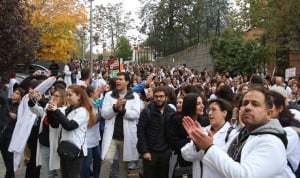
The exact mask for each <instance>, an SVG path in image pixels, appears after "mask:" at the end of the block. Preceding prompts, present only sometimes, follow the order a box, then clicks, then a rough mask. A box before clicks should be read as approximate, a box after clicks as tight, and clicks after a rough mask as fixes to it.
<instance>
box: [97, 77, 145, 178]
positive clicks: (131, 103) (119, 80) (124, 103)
mask: <svg viewBox="0 0 300 178" xmlns="http://www.w3.org/2000/svg"><path fill="white" fill-rule="evenodd" d="M129 82H130V77H129V75H128V73H126V72H119V73H118V74H117V77H116V88H115V89H113V90H112V91H109V92H107V93H106V94H105V98H104V101H103V106H102V110H101V116H102V117H103V118H104V119H105V128H104V134H103V139H102V155H101V158H102V160H103V161H102V163H101V171H100V178H109V176H110V172H111V166H112V162H113V159H114V156H115V154H116V152H118V161H119V177H120V178H127V174H128V171H127V168H128V161H134V160H138V151H137V149H136V143H137V127H136V123H137V120H138V118H139V115H140V101H139V96H138V94H137V93H134V92H132V90H131V89H130V88H129Z"/></svg>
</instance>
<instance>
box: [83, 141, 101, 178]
mask: <svg viewBox="0 0 300 178" xmlns="http://www.w3.org/2000/svg"><path fill="white" fill-rule="evenodd" d="M92 162H93V171H94V178H99V174H100V167H101V151H100V146H99V145H97V146H95V147H93V148H88V155H87V156H85V157H84V160H83V164H82V168H81V178H90V165H91V164H92Z"/></svg>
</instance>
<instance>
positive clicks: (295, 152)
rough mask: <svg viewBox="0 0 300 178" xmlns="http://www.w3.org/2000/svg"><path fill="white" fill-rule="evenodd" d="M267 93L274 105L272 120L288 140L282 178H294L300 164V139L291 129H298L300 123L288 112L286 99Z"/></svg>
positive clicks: (277, 94)
mask: <svg viewBox="0 0 300 178" xmlns="http://www.w3.org/2000/svg"><path fill="white" fill-rule="evenodd" d="M269 93H270V95H271V96H272V99H273V103H274V106H273V114H272V118H274V119H278V120H279V122H280V124H281V125H282V127H283V128H284V130H285V132H286V136H287V139H288V144H287V148H286V156H287V161H288V164H287V166H286V169H285V177H284V178H295V177H296V176H295V173H294V172H296V170H297V169H298V167H299V163H300V137H299V135H298V133H297V132H296V130H294V129H293V128H292V127H293V126H294V127H299V126H300V122H299V121H298V120H296V119H295V118H294V115H293V114H292V113H291V112H290V111H289V109H288V106H287V103H288V102H287V98H286V97H284V96H283V95H282V94H280V93H278V92H276V91H269Z"/></svg>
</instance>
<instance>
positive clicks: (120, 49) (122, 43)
mask: <svg viewBox="0 0 300 178" xmlns="http://www.w3.org/2000/svg"><path fill="white" fill-rule="evenodd" d="M115 56H116V57H117V58H123V59H124V60H125V61H126V60H130V58H131V56H132V50H131V45H130V43H129V40H128V39H127V38H126V37H124V36H121V37H120V38H119V40H118V43H117V50H116V53H115Z"/></svg>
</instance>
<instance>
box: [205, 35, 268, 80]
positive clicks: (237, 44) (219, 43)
mask: <svg viewBox="0 0 300 178" xmlns="http://www.w3.org/2000/svg"><path fill="white" fill-rule="evenodd" d="M210 53H211V55H212V56H213V57H214V61H213V63H214V67H215V71H220V72H224V73H225V72H229V73H232V74H235V73H236V72H237V71H240V72H242V73H243V74H246V75H250V74H252V73H254V72H255V69H256V68H258V67H259V68H262V67H263V66H264V65H265V63H266V62H267V61H266V57H267V55H268V48H266V47H264V46H262V45H260V43H259V42H256V41H253V40H244V39H242V38H241V37H239V36H235V35H232V34H230V35H228V36H224V37H221V38H216V39H214V40H213V43H212V47H211V49H210Z"/></svg>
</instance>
